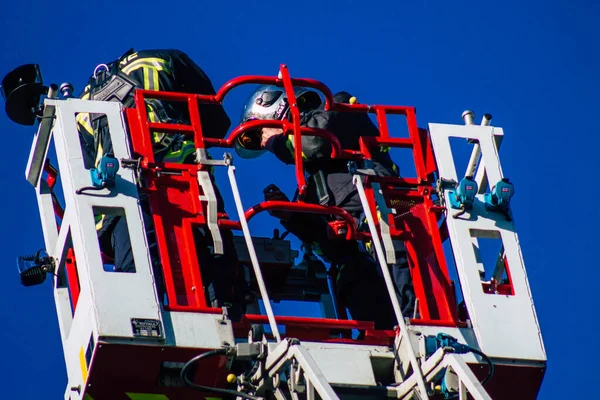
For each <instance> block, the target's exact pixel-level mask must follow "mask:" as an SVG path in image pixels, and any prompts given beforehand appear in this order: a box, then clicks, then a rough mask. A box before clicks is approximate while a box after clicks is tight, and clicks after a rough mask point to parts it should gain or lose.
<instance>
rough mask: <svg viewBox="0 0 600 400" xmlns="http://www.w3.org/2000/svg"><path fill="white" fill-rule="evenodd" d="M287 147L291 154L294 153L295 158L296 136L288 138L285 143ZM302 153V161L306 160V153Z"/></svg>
mask: <svg viewBox="0 0 600 400" xmlns="http://www.w3.org/2000/svg"><path fill="white" fill-rule="evenodd" d="M285 147H287V148H288V150H289V151H290V153H292V157H293V156H294V136H293V135H288V138H287V140H286V141H285ZM301 153H302V159H303V160H306V155H305V154H304V152H301Z"/></svg>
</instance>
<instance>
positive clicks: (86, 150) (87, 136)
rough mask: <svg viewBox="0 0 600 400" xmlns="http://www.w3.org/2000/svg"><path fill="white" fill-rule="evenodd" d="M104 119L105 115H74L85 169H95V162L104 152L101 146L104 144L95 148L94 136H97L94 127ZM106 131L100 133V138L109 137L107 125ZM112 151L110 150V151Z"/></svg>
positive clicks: (82, 113)
mask: <svg viewBox="0 0 600 400" xmlns="http://www.w3.org/2000/svg"><path fill="white" fill-rule="evenodd" d="M103 119H106V115H105V114H94V113H84V112H81V113H75V120H76V121H77V129H78V131H79V142H80V145H81V153H82V156H83V165H84V167H85V169H88V170H89V169H92V168H94V167H95V165H96V162H97V161H98V160H99V158H100V157H101V156H103V155H104V154H105V150H106V149H103V148H102V146H103V145H104V143H100V144H99V145H98V146H97V147H96V141H95V139H94V136H95V135H97V134H98V132H95V130H94V128H93V127H94V126H95V125H98V124H99V122H100V121H102V120H103ZM105 129H106V131H105V132H102V137H110V131H109V127H108V125H106V128H105ZM110 150H111V151H112V149H110Z"/></svg>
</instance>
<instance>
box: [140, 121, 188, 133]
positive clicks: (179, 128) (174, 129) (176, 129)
mask: <svg viewBox="0 0 600 400" xmlns="http://www.w3.org/2000/svg"><path fill="white" fill-rule="evenodd" d="M148 128H150V130H151V131H154V132H158V131H160V132H167V133H182V132H184V133H194V128H193V127H192V126H191V125H184V124H164V123H160V122H148Z"/></svg>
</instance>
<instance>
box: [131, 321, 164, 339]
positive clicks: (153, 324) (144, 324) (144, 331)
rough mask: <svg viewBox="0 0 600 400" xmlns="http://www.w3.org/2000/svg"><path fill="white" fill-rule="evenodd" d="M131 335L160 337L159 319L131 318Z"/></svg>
mask: <svg viewBox="0 0 600 400" xmlns="http://www.w3.org/2000/svg"><path fill="white" fill-rule="evenodd" d="M131 329H132V330H133V336H139V337H162V332H161V329H160V321H159V320H157V319H141V318H131Z"/></svg>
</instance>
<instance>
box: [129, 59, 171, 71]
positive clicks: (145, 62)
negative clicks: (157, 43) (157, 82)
mask: <svg viewBox="0 0 600 400" xmlns="http://www.w3.org/2000/svg"><path fill="white" fill-rule="evenodd" d="M142 67H149V68H156V70H158V71H165V72H166V73H168V74H171V71H170V70H169V67H168V65H167V62H166V61H165V60H163V59H162V58H156V57H148V58H140V59H138V60H135V61H134V62H132V63H131V64H129V65H127V66H126V67H123V68H121V71H123V72H124V73H125V74H127V75H129V74H131V73H132V72H133V71H135V70H137V69H139V68H142Z"/></svg>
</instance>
